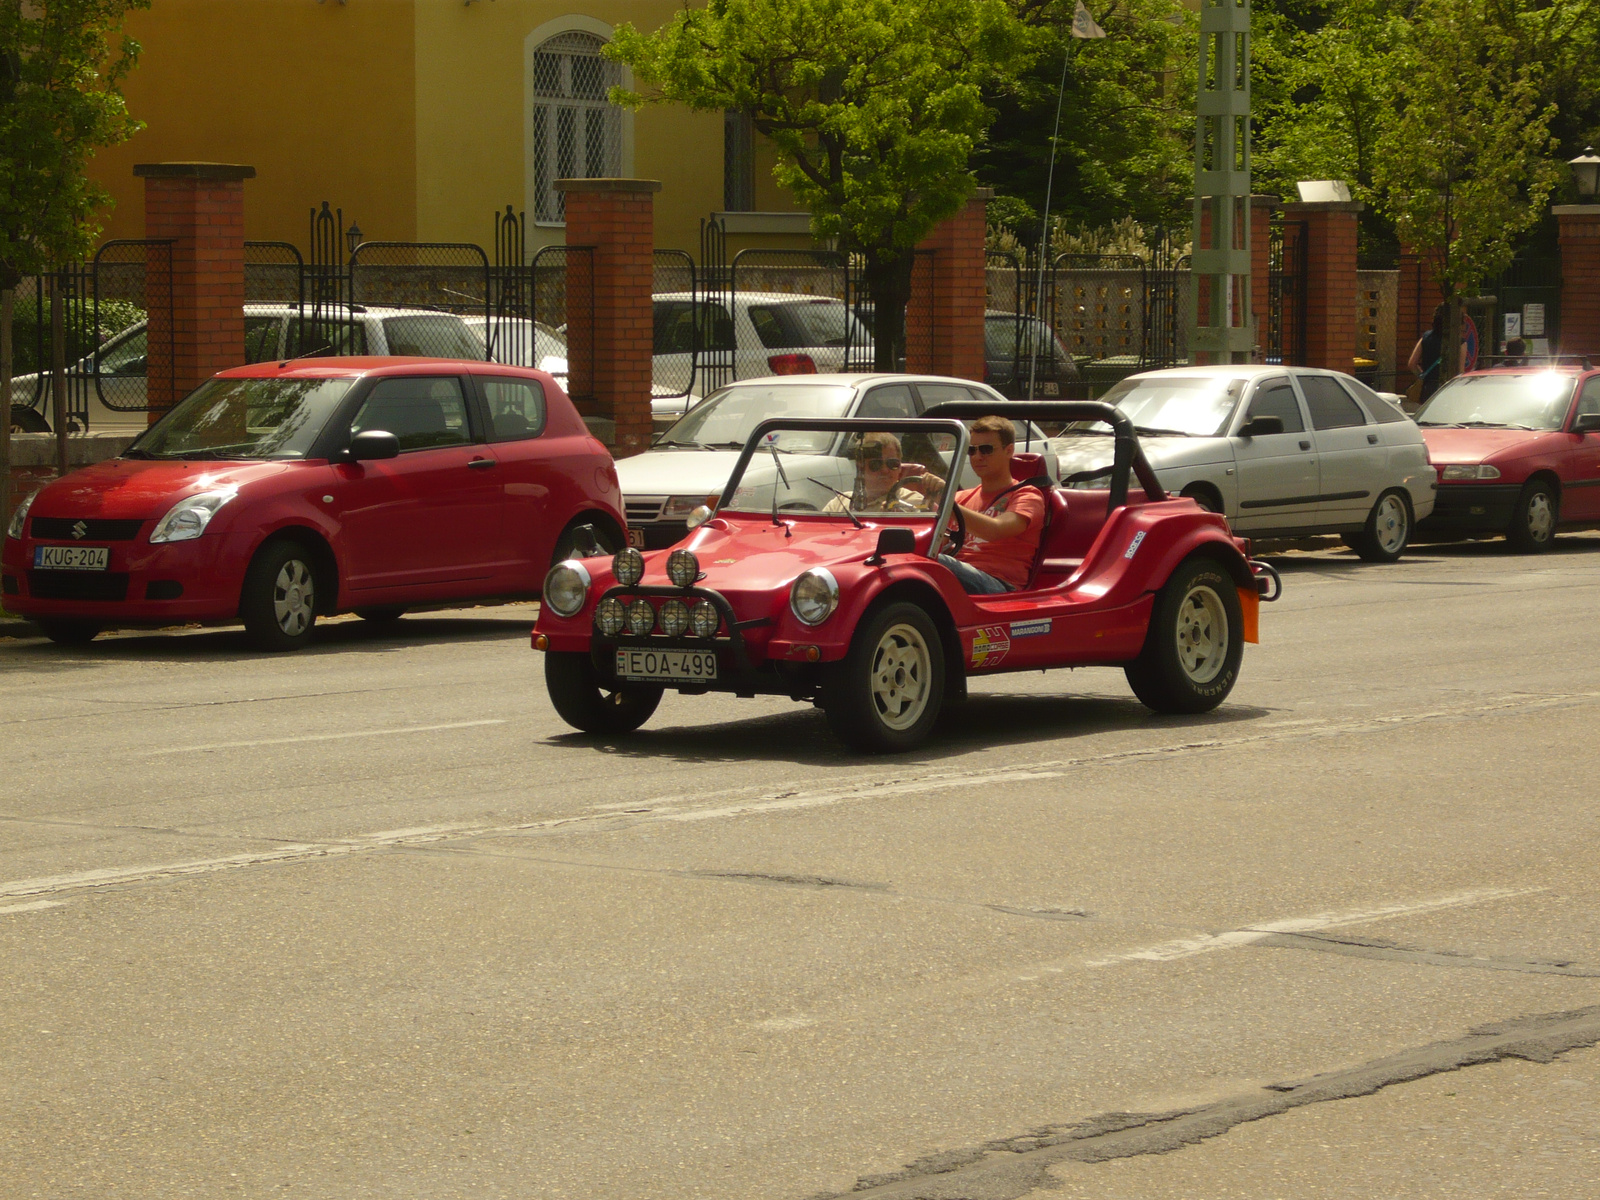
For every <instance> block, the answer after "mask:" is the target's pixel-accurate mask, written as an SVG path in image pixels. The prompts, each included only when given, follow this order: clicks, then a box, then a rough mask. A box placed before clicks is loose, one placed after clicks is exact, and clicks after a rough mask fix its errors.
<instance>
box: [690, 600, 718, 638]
mask: <svg viewBox="0 0 1600 1200" xmlns="http://www.w3.org/2000/svg"><path fill="white" fill-rule="evenodd" d="M720 624H722V618H721V617H720V616H718V614H717V606H716V605H715V604H713V603H711V601H709V600H696V601H695V604H694V607H693V608H691V609H690V610H689V627H690V628H691V629H693V630H694V635H695V637H703V638H708V637H715V636H716V633H717V626H718V625H720Z"/></svg>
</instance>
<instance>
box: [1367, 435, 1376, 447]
mask: <svg viewBox="0 0 1600 1200" xmlns="http://www.w3.org/2000/svg"><path fill="white" fill-rule="evenodd" d="M1377 444H1378V435H1377V434H1375V433H1369V434H1367V445H1369V446H1376V445H1377Z"/></svg>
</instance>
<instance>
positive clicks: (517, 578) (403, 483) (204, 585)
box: [0, 358, 623, 650]
mask: <svg viewBox="0 0 1600 1200" xmlns="http://www.w3.org/2000/svg"><path fill="white" fill-rule="evenodd" d="M621 500H622V497H621V493H620V492H619V491H618V488H617V474H616V468H615V465H614V464H613V463H612V461H611V456H610V454H608V453H607V452H606V448H605V447H604V446H603V445H601V443H600V442H598V441H597V440H596V439H595V438H594V437H592V436H591V435H590V434H589V431H588V429H587V428H586V427H585V426H584V423H583V420H582V419H581V418H580V417H579V415H578V413H577V410H576V409H574V408H573V406H572V402H571V401H570V400H568V399H567V396H566V394H565V393H564V392H562V390H561V388H560V387H558V386H557V385H556V383H555V381H554V380H552V379H551V378H550V376H549V375H547V374H545V373H544V372H542V371H530V370H524V369H522V368H519V367H509V366H500V365H497V364H494V363H483V362H462V361H442V360H436V359H421V358H410V359H407V358H341V359H301V360H297V361H291V362H286V363H281V364H280V363H259V364H256V365H253V366H249V367H240V368H237V369H235V370H232V371H224V372H222V373H221V374H219V375H216V376H214V377H213V378H212V379H210V380H208V381H207V382H206V383H204V384H202V385H201V386H200V387H199V388H197V389H196V390H195V391H194V392H192V393H190V395H189V396H188V397H187V398H185V399H184V400H183V401H182V402H181V403H180V404H178V405H177V406H176V407H175V408H174V409H173V410H172V411H171V412H170V413H168V414H167V415H166V416H165V417H163V418H162V419H161V420H160V421H159V422H158V423H157V424H155V425H153V426H151V427H150V429H149V430H148V431H147V432H146V433H144V434H142V435H140V437H139V438H138V439H137V440H136V441H135V442H134V443H133V445H131V446H130V447H129V448H128V449H127V450H125V451H124V452H123V454H122V456H121V457H120V458H116V459H113V460H111V461H110V462H105V463H100V464H98V465H96V466H93V467H88V468H85V469H84V470H81V471H76V472H74V473H73V474H71V475H68V476H67V477H65V478H64V479H59V480H57V481H56V482H54V483H52V484H50V485H48V486H47V487H45V488H44V489H42V490H41V491H39V492H37V493H36V494H35V495H34V496H33V497H31V498H30V499H29V500H27V501H25V502H24V503H23V504H22V505H20V506H19V507H18V508H17V510H16V512H15V513H14V514H13V515H12V519H11V522H10V526H9V528H8V529H7V530H6V538H5V549H4V555H3V559H0V562H3V566H4V570H3V572H0V586H3V589H4V594H5V604H6V607H7V608H9V609H11V610H12V611H13V612H17V613H20V614H22V615H24V616H28V617H32V618H33V619H34V620H35V621H37V622H38V623H39V624H40V625H41V626H42V627H43V629H44V631H45V632H46V633H47V634H48V635H49V636H50V637H51V638H53V639H54V640H56V641H58V642H64V643H73V642H84V641H87V640H89V639H90V638H92V637H94V636H95V634H96V633H98V632H99V631H100V630H101V629H103V628H104V627H105V626H107V625H110V624H116V625H170V624H173V623H177V622H190V621H198V622H229V621H243V622H244V626H245V629H246V631H247V632H248V634H249V636H250V640H251V641H252V642H253V643H254V644H255V645H256V646H257V647H259V648H261V649H271V650H293V649H298V648H299V647H301V646H304V645H305V644H306V642H307V641H308V639H309V637H310V635H311V629H312V626H313V625H314V624H315V622H316V619H317V617H318V616H322V615H327V614H330V613H336V612H344V611H347V610H353V611H355V612H356V613H358V614H360V615H361V616H363V617H366V618H368V619H370V620H376V621H384V620H393V619H394V618H396V617H398V616H399V615H400V614H401V613H403V612H404V611H405V610H406V609H407V608H410V607H416V606H425V605H440V604H444V603H449V602H455V601H461V600H480V599H489V598H502V597H504V598H509V597H515V596H536V595H537V594H538V592H539V587H540V584H541V582H542V580H543V579H544V576H545V573H546V572H547V571H548V570H549V569H550V565H551V563H553V562H560V561H561V560H562V559H565V558H568V557H570V556H572V555H573V554H574V553H586V552H589V553H592V552H596V551H598V550H603V549H605V548H607V547H612V548H614V547H616V546H619V545H621V544H622V539H623V535H622V529H623V520H622V512H621Z"/></svg>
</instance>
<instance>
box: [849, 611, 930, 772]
mask: <svg viewBox="0 0 1600 1200" xmlns="http://www.w3.org/2000/svg"><path fill="white" fill-rule="evenodd" d="M944 675H945V664H944V643H943V642H941V641H940V640H939V631H938V629H936V628H935V627H934V624H933V619H932V618H931V617H929V616H928V613H927V611H926V610H925V609H923V608H922V607H921V606H920V605H917V604H911V603H908V602H905V601H900V602H898V603H895V604H888V605H885V606H884V607H883V608H881V609H879V610H878V611H877V612H876V613H874V614H872V615H871V616H870V617H869V618H868V620H867V621H865V622H864V623H863V624H862V625H861V626H860V627H859V628H858V629H857V630H856V635H855V637H854V638H853V639H852V640H851V642H850V652H849V653H848V654H846V655H845V657H844V659H843V661H841V662H838V663H835V664H833V665H832V666H831V667H830V669H829V671H828V674H827V676H826V678H825V680H824V686H823V690H822V708H823V711H824V712H826V713H827V715H828V724H829V725H831V726H832V727H833V731H834V733H836V734H837V735H838V736H839V739H840V740H841V741H843V742H845V743H846V744H847V745H849V746H851V747H852V748H853V749H856V750H865V751H868V752H870V753H879V754H881V753H885V752H894V751H900V750H910V749H912V748H913V747H915V746H917V745H919V744H921V742H922V741H923V739H925V738H926V737H927V736H928V734H929V732H930V731H931V730H932V729H933V726H934V723H935V722H937V721H938V719H939V709H940V706H941V705H942V704H943V702H944Z"/></svg>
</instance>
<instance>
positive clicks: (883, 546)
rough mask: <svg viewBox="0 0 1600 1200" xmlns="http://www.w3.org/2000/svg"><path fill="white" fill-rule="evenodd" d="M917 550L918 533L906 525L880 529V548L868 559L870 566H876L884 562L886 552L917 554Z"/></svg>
mask: <svg viewBox="0 0 1600 1200" xmlns="http://www.w3.org/2000/svg"><path fill="white" fill-rule="evenodd" d="M916 552H917V535H916V534H915V533H914V532H912V531H911V530H909V529H907V528H906V527H905V526H904V525H899V526H896V527H895V528H893V529H880V530H879V531H878V548H877V549H876V550H874V551H873V552H872V557H871V558H869V559H867V565H868V566H869V567H876V566H878V565H880V564H881V563H882V562H883V557H884V555H886V554H915V553H916Z"/></svg>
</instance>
